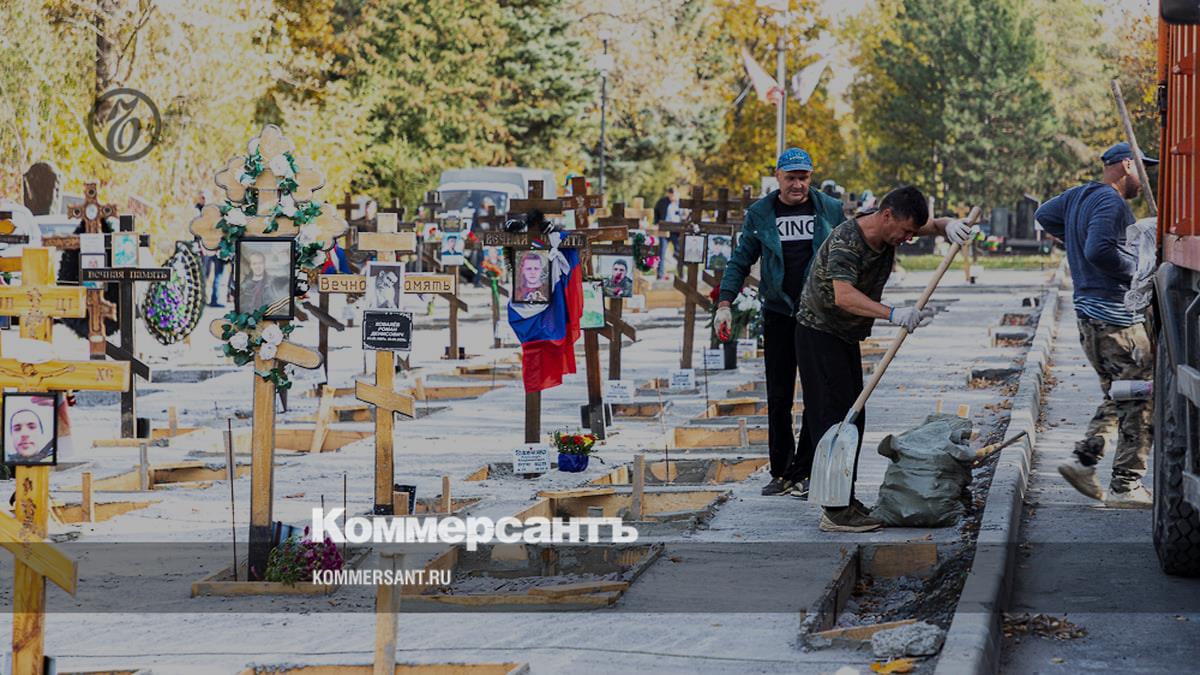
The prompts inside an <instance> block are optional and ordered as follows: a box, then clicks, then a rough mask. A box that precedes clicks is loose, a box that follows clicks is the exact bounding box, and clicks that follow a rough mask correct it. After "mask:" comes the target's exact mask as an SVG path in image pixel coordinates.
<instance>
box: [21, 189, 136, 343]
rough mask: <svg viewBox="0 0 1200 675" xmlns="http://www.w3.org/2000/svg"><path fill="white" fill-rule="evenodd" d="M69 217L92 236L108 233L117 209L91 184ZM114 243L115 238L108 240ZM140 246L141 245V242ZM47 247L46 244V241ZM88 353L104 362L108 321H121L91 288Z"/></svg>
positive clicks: (88, 307) (113, 307) (71, 208)
mask: <svg viewBox="0 0 1200 675" xmlns="http://www.w3.org/2000/svg"><path fill="white" fill-rule="evenodd" d="M67 215H68V216H69V217H70V218H71V219H72V220H74V219H76V218H78V219H79V220H81V221H83V231H84V232H87V233H88V234H100V233H103V232H104V221H105V220H107V219H108V218H115V217H116V216H117V207H116V206H113V205H112V204H101V203H100V200H99V198H98V197H97V189H96V183H87V184H85V185H84V188H83V203H82V204H79V205H76V206H72V207H70V208H68V209H67ZM105 239H108V240H109V241H111V237H105ZM139 243H140V242H139ZM43 244H45V242H44V241H43ZM87 309H88V312H87V313H88V350H89V351H90V352H91V355H92V358H93V359H103V358H104V354H105V351H106V349H105V346H106V344H107V342H108V340H107V337H108V336H107V334H106V332H105V330H104V322H105V320H113V321H116V320H118V318H119V317H118V316H117V306H116V305H115V304H113V303H111V302H109V301H108V300H106V299H105V298H104V291H103V290H101V289H91V288H90V289H88V292H87Z"/></svg>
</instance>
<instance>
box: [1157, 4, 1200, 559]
mask: <svg viewBox="0 0 1200 675" xmlns="http://www.w3.org/2000/svg"><path fill="white" fill-rule="evenodd" d="M1159 9H1160V10H1161V12H1160V21H1159V41H1158V42H1159V45H1158V80H1159V111H1160V113H1161V115H1162V145H1161V151H1160V152H1161V164H1160V165H1159V175H1158V204H1159V214H1158V258H1159V262H1160V263H1161V264H1160V265H1159V267H1158V270H1157V272H1156V274H1155V279H1154V288H1155V306H1156V309H1157V324H1158V325H1157V331H1158V339H1157V349H1156V356H1155V366H1154V394H1155V397H1154V398H1155V401H1154V423H1155V425H1154V547H1155V550H1156V551H1157V552H1158V558H1159V562H1160V563H1161V565H1162V568H1163V571H1165V572H1166V573H1168V574H1173V575H1181V576H1200V72H1197V71H1200V0H1162V2H1161V4H1160V7H1159Z"/></svg>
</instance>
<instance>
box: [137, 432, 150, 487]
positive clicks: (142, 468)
mask: <svg viewBox="0 0 1200 675" xmlns="http://www.w3.org/2000/svg"><path fill="white" fill-rule="evenodd" d="M150 487H151V485H150V453H149V448H148V447H147V446H146V444H145V443H139V444H138V489H139V490H141V491H142V492H145V491H146V490H149V489H150Z"/></svg>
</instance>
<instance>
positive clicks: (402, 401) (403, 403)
mask: <svg viewBox="0 0 1200 675" xmlns="http://www.w3.org/2000/svg"><path fill="white" fill-rule="evenodd" d="M376 229H377V231H376V232H362V233H359V235H358V248H359V250H364V251H375V253H376V257H377V259H378V260H380V261H383V262H395V261H396V253H397V252H401V253H409V252H412V251H415V250H417V238H416V234H414V233H413V232H399V231H398V229H399V216H398V215H397V214H395V213H383V212H381V213H380V214H379V226H378V227H377V228H376ZM395 375H396V355H395V354H394V353H392V352H390V351H386V350H381V351H377V352H375V383H374V384H370V383H367V382H363V381H361V380H358V381H355V383H354V395H355V396H356V397H357V398H358V399H359V400H361V401H365V402H367V403H370V404H372V405H374V406H375V508H374V512H375V513H377V514H381V515H387V514H391V513H392V486H393V480H394V478H395V461H394V457H393V446H392V440H393V439H392V432H393V430H394V426H393V425H394V423H395V419H394V417H393V415H394V413H398V412H399V413H404V414H405V415H408V416H409V417H414V416H415V415H416V409H415V406H414V403H413V398H412V397H411V396H406V395H404V394H400V393H397V392H395V391H393V390H392V385H393V383H394V381H395Z"/></svg>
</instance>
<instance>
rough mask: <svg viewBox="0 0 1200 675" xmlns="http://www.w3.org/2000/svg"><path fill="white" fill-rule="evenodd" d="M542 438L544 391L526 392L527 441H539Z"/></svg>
mask: <svg viewBox="0 0 1200 675" xmlns="http://www.w3.org/2000/svg"><path fill="white" fill-rule="evenodd" d="M541 438H542V392H540V391H527V392H525V442H526V443H539V442H541Z"/></svg>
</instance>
